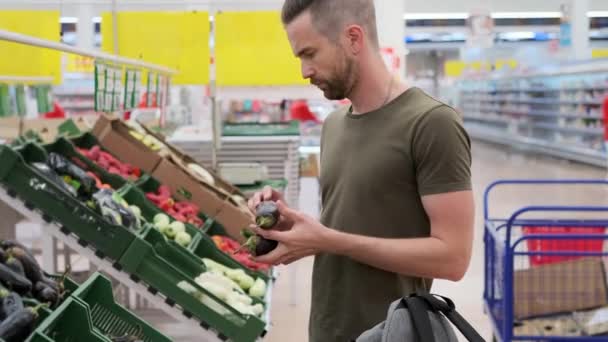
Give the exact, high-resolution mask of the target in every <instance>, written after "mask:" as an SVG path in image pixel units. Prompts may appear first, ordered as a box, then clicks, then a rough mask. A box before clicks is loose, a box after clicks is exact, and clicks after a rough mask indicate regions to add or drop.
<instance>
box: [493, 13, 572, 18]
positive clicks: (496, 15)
mask: <svg viewBox="0 0 608 342" xmlns="http://www.w3.org/2000/svg"><path fill="white" fill-rule="evenodd" d="M561 16H562V14H561V13H560V12H495V13H492V18H494V19H536V18H561Z"/></svg>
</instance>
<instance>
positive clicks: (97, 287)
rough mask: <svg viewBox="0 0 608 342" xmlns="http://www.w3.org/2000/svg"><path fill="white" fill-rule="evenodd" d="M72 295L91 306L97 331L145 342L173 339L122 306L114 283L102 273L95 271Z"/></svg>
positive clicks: (167, 341) (160, 341)
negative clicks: (118, 302) (135, 338)
mask: <svg viewBox="0 0 608 342" xmlns="http://www.w3.org/2000/svg"><path fill="white" fill-rule="evenodd" d="M72 297H75V298H78V299H80V300H81V301H82V302H83V303H86V304H87V305H88V307H89V310H90V314H91V321H92V322H93V326H94V328H95V330H97V331H98V332H99V333H101V334H102V335H104V336H123V335H125V334H128V335H133V336H137V337H138V338H139V339H140V340H142V341H144V342H170V341H171V340H170V339H169V338H167V337H166V336H164V335H163V334H161V333H160V332H158V331H157V330H155V329H154V328H153V327H152V326H150V325H149V324H147V323H146V322H144V321H143V320H141V319H140V318H138V317H137V316H136V315H134V314H133V313H131V312H129V311H128V310H127V309H125V308H124V307H122V306H121V305H119V304H117V303H115V302H114V297H113V293H112V282H111V281H110V280H109V279H108V278H106V277H105V276H103V275H102V274H101V273H95V274H93V276H91V278H89V279H88V280H87V281H86V282H85V283H83V284H82V285H81V286H80V287H79V288H78V289H77V290H76V291H75V292H74V293H73V294H72Z"/></svg>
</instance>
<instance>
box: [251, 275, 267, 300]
mask: <svg viewBox="0 0 608 342" xmlns="http://www.w3.org/2000/svg"><path fill="white" fill-rule="evenodd" d="M265 294H266V283H265V282H264V280H262V279H261V278H258V279H256V281H255V283H254V284H253V286H251V288H250V289H249V295H250V296H252V297H257V298H263V297H264V295H265Z"/></svg>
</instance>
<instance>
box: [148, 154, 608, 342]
mask: <svg viewBox="0 0 608 342" xmlns="http://www.w3.org/2000/svg"><path fill="white" fill-rule="evenodd" d="M473 157H474V165H473V180H474V190H475V195H476V202H477V213H476V216H477V220H476V227H475V228H476V236H475V244H474V253H473V258H472V260H471V265H470V268H469V271H468V273H467V275H466V276H465V278H464V279H463V280H462V281H460V282H458V283H453V282H448V281H437V282H435V284H434V286H433V292H435V293H440V294H443V295H447V296H449V297H451V298H452V299H454V301H455V302H456V305H457V307H458V309H459V311H460V312H462V314H463V315H464V316H465V317H466V318H467V319H468V320H469V321H470V322H471V323H472V324H473V325H474V326H475V327H476V328H477V329H478V330H479V331H480V333H482V335H483V336H484V337H486V338H490V337H491V328H490V324H489V322H488V319H487V317H486V316H485V315H484V313H483V308H482V293H483V263H484V260H483V240H482V232H483V219H482V215H483V212H482V206H483V191H484V189H485V187H486V186H487V185H488V184H490V183H491V182H492V181H494V180H497V179H504V178H552V179H555V178H604V177H605V176H606V170H601V169H598V168H593V167H587V166H584V165H580V164H573V163H569V162H566V161H560V160H554V159H549V158H543V157H538V156H535V155H528V154H523V153H519V152H513V151H505V150H503V149H501V148H498V147H495V146H491V145H486V144H483V143H475V144H474V148H473ZM302 182H303V184H302V185H303V186H302V190H301V191H302V194H301V200H300V206H301V208H302V210H303V211H305V212H308V213H309V214H311V215H317V213H318V196H317V189H318V187H317V185H316V181H315V180H314V179H303V180H302ZM581 190H582V189H581V188H580V187H574V188H566V187H551V188H547V187H546V186H545V187H541V188H538V187H536V188H533V187H525V188H522V189H521V190H519V191H517V190H509V191H504V195H498V196H494V197H492V198H491V199H492V203H495V207H494V208H493V209H492V213H495V214H498V215H507V213H510V212H513V210H515V209H516V208H519V207H522V206H524V205H531V204H555V205H557V204H568V203H573V202H575V203H579V204H590V205H593V204H595V205H599V204H606V203H608V191H606V189H604V190H601V189H598V187H597V186H595V187H589V188H588V189H585V190H589V191H588V192H586V193H585V194H584V195H583V194H582V191H581ZM311 269H312V258H308V259H305V260H301V261H299V262H297V263H295V264H293V265H291V266H289V267H282V268H280V277H279V279H278V280H277V282H276V285H275V288H274V291H273V299H272V313H271V315H272V327H271V330H270V332H269V333H268V336H267V337H266V339H265V341H268V342H300V341H302V342H304V341H306V340H307V326H308V314H309V308H310V304H309V302H310V279H311ZM353 300H356V299H353ZM294 302H295V303H294ZM294 304H295V305H294ZM146 318H149V319H151V320H152V321H153V322H154V323H156V324H158V326H159V327H161V328H163V329H166V330H165V331H167V333H169V334H170V335H171V336H172V337H174V338H175V340H176V341H180V342H190V341H191V342H194V341H199V339H198V338H197V332H196V331H187V330H184V329H183V328H181V327H180V326H179V325H176V324H174V323H171V322H170V321H168V320H167V318H166V317H164V316H158V315H157V314H154V315H152V314H147V315H146ZM328 342H329V341H328Z"/></svg>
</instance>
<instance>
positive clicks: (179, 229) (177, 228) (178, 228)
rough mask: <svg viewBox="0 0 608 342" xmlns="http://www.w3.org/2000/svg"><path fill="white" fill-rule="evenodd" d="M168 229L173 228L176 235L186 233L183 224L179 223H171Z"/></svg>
mask: <svg viewBox="0 0 608 342" xmlns="http://www.w3.org/2000/svg"><path fill="white" fill-rule="evenodd" d="M169 227H171V228H173V229H174V230H175V231H176V232H177V233H179V232H185V231H186V226H185V225H184V223H183V222H180V221H173V222H171V224H170V225H169Z"/></svg>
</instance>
